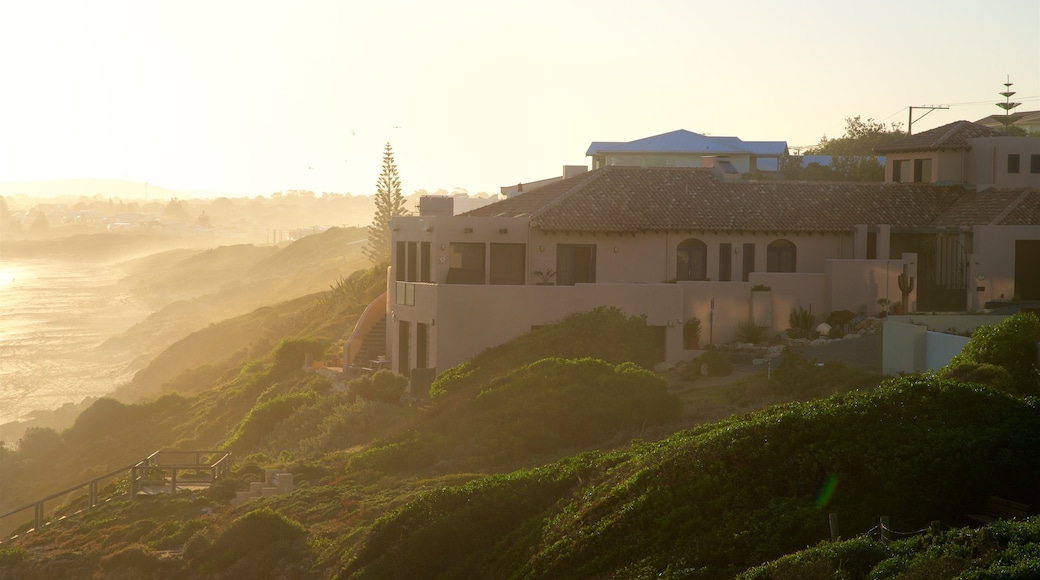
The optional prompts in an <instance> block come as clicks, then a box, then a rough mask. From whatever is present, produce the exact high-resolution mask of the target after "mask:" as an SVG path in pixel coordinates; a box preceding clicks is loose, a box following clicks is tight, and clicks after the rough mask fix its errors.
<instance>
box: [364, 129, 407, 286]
mask: <svg viewBox="0 0 1040 580" xmlns="http://www.w3.org/2000/svg"><path fill="white" fill-rule="evenodd" d="M375 204H376V215H375V217H373V218H372V225H370V226H368V245H366V246H365V248H364V249H363V250H362V253H364V254H365V257H367V258H368V259H369V260H372V263H373V264H376V265H379V264H389V263H390V228H389V227H388V225H387V224H388V223H389V222H390V220H391V219H392V218H393V217H395V216H399V215H406V214H407V213H408V210H407V209H405V200H404V196H403V195H401V180H400V178H398V176H397V164H396V163H394V150H393V149H392V148H391V147H390V143H387V144H386V148H384V149H383V172H382V173H380V174H379V179H378V180H377V181H376V195H375Z"/></svg>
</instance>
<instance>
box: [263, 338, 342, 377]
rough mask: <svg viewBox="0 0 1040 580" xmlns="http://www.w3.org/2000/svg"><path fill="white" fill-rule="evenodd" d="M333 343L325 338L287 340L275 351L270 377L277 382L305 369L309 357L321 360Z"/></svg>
mask: <svg viewBox="0 0 1040 580" xmlns="http://www.w3.org/2000/svg"><path fill="white" fill-rule="evenodd" d="M330 344H332V341H331V340H329V339H327V338H323V337H308V338H287V339H285V340H283V341H282V342H280V343H279V344H278V346H277V347H275V349H274V351H273V363H274V364H273V365H272V366H271V371H270V375H271V377H272V378H274V379H275V380H277V379H278V378H281V377H284V376H287V375H289V374H291V373H293V372H296V371H298V370H300V369H302V368H303V363H304V360H305V359H306V357H307V355H311V356H312V357H313V360H321V358H322V356H323V355H324V354H325V351H327V350H328V348H329V345H330Z"/></svg>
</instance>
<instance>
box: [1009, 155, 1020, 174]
mask: <svg viewBox="0 0 1040 580" xmlns="http://www.w3.org/2000/svg"><path fill="white" fill-rule="evenodd" d="M1008 173H1018V153H1012V154H1010V155H1008Z"/></svg>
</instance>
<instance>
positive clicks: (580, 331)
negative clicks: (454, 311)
mask: <svg viewBox="0 0 1040 580" xmlns="http://www.w3.org/2000/svg"><path fill="white" fill-rule="evenodd" d="M550 357H557V358H567V359H578V358H583V357H592V358H597V359H600V360H604V361H606V362H608V363H612V364H618V363H623V362H629V361H631V362H634V363H635V364H637V365H639V366H641V367H643V368H650V367H652V366H653V365H654V363H656V362H658V361H659V360H660V358H661V353H660V351H659V350H658V347H657V342H656V335H655V332H654V330H653V329H652V328H650V327H649V326H647V325H646V319H645V318H644V317H640V316H625V314H624V313H623V312H622V311H621V310H619V309H617V308H612V307H602V306H601V307H599V308H595V309H593V310H590V311H588V312H579V313H577V314H572V315H570V316H568V317H567V318H565V319H563V320H561V321H560V322H558V323H556V324H550V325H547V326H543V327H540V328H536V329H534V330H532V331H531V332H529V333H527V334H525V335H523V336H520V337H518V338H516V339H514V340H511V341H509V342H507V343H504V344H501V345H498V346H495V347H492V348H489V349H487V350H485V351H484V352H482V353H480V354H479V355H477V356H476V357H475V358H474V359H473V360H472V361H470V362H468V363H463V364H462V365H459V366H457V367H455V368H452V369H448V370H447V371H446V372H444V373H442V374H441V375H440V376H438V377H437V379H436V380H434V382H433V384H432V385H431V386H430V397H431V398H433V399H439V398H442V397H443V396H444V395H446V394H448V393H452V392H458V391H462V390H467V389H476V388H479V387H480V386H481V385H484V384H486V383H487V382H488V381H490V380H491V379H493V378H495V377H498V376H501V375H503V374H505V373H508V372H510V371H512V370H513V369H516V368H519V367H522V366H524V365H528V364H530V363H533V362H535V361H538V360H541V359H543V358H550Z"/></svg>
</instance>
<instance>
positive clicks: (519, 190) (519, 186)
mask: <svg viewBox="0 0 1040 580" xmlns="http://www.w3.org/2000/svg"><path fill="white" fill-rule="evenodd" d="M516 192H517V193H523V192H524V184H523V183H518V184H516ZM524 199H527V198H524Z"/></svg>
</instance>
